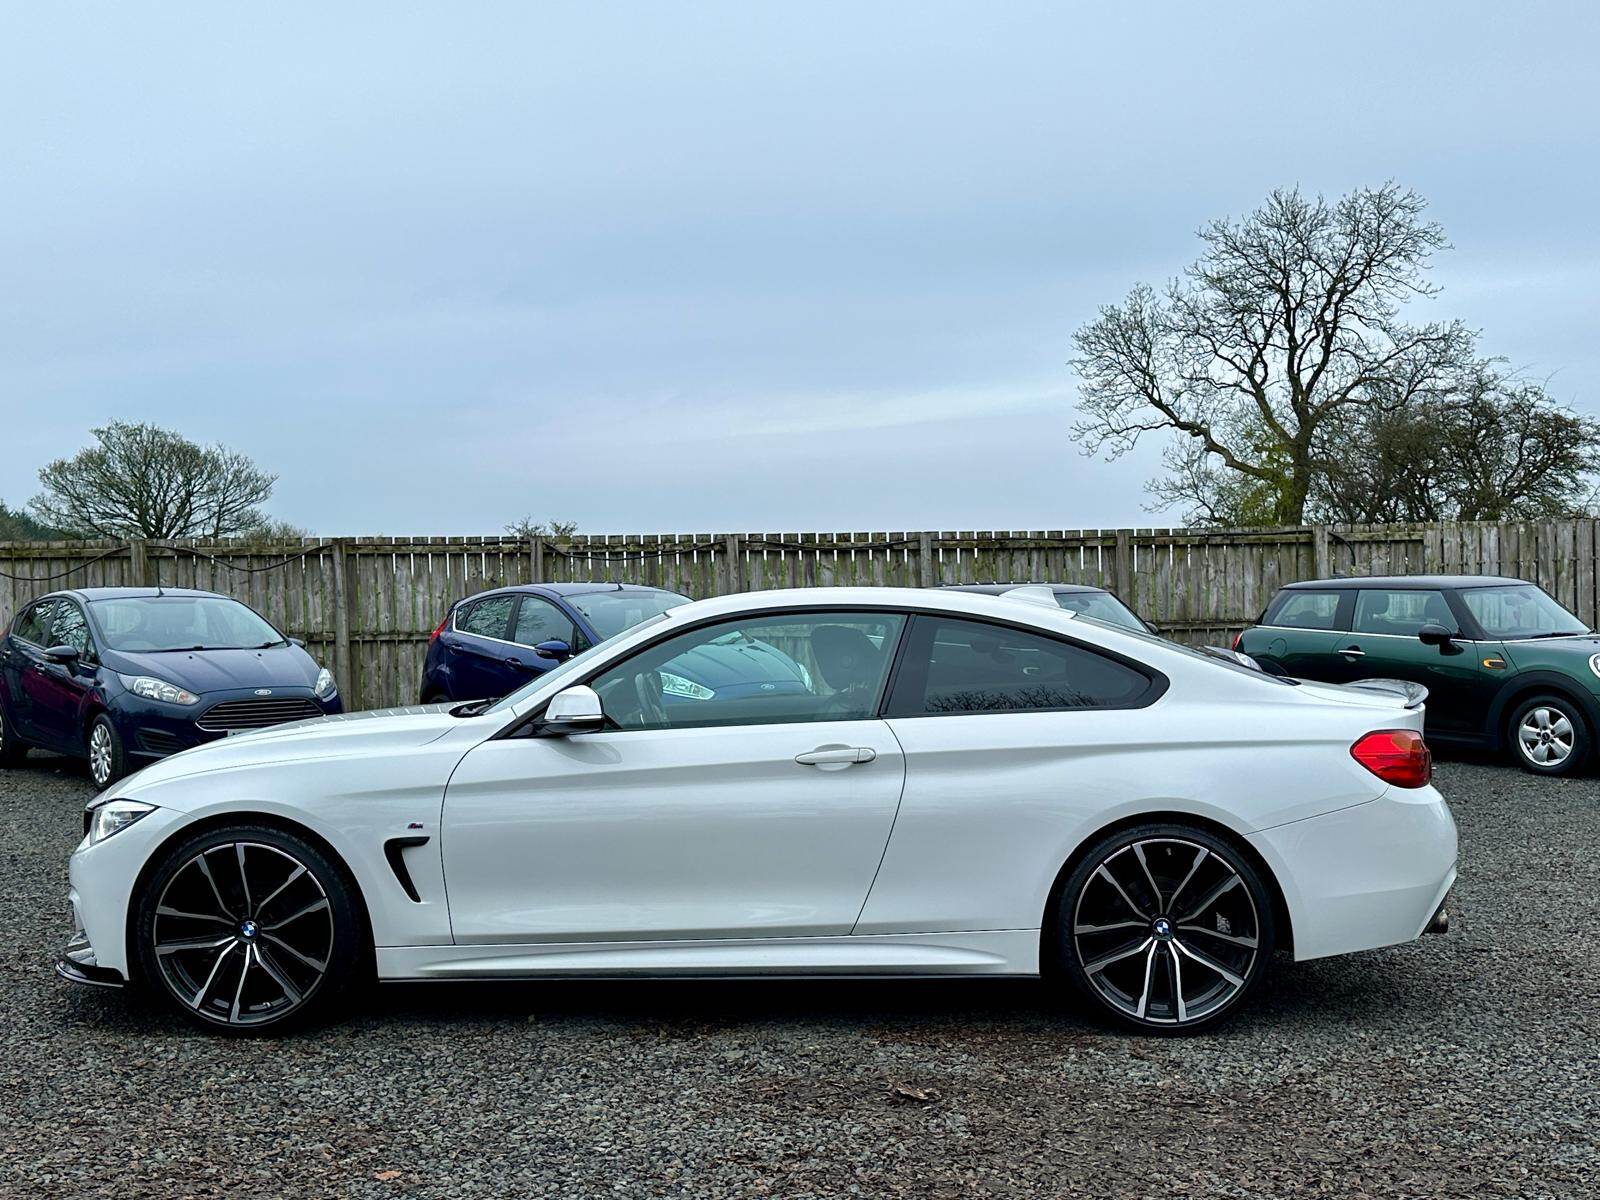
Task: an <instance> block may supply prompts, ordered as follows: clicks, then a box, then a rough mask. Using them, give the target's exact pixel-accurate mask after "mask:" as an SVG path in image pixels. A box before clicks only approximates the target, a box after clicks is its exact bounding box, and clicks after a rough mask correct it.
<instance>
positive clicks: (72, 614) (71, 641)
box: [50, 600, 94, 661]
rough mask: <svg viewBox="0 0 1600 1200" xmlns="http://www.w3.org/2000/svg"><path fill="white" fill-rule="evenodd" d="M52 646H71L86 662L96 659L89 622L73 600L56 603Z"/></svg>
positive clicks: (51, 638)
mask: <svg viewBox="0 0 1600 1200" xmlns="http://www.w3.org/2000/svg"><path fill="white" fill-rule="evenodd" d="M50 644H51V645H52V646H71V647H72V648H73V649H74V650H76V651H77V652H78V656H79V657H80V658H82V659H84V660H85V661H89V660H91V659H93V658H94V641H93V639H92V638H90V636H89V622H88V621H87V620H86V619H85V618H84V615H83V609H81V608H79V607H78V606H77V605H76V604H74V603H73V602H72V601H71V600H61V601H58V602H57V603H56V616H55V622H54V624H53V625H52V626H51V628H50Z"/></svg>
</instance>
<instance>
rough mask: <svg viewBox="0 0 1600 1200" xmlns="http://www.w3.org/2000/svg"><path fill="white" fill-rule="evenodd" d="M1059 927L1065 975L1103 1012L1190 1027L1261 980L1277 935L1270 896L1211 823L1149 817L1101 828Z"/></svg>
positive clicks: (1171, 1029) (1151, 1028)
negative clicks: (1103, 833)
mask: <svg viewBox="0 0 1600 1200" xmlns="http://www.w3.org/2000/svg"><path fill="white" fill-rule="evenodd" d="M1058 936H1059V938H1060V945H1059V948H1058V949H1059V956H1058V957H1059V961H1060V963H1061V966H1062V969H1063V971H1064V973H1065V975H1066V977H1067V978H1068V979H1069V980H1070V981H1071V982H1072V984H1073V986H1074V987H1075V988H1076V989H1077V990H1078V991H1079V992H1080V993H1081V994H1082V995H1083V996H1084V997H1085V998H1086V999H1088V1000H1089V1002H1090V1003H1091V1004H1092V1005H1093V1006H1094V1007H1095V1008H1096V1009H1098V1010H1099V1011H1100V1012H1101V1013H1102V1014H1104V1015H1105V1016H1107V1017H1110V1018H1111V1019H1112V1020H1114V1021H1116V1022H1118V1023H1119V1024H1122V1025H1124V1026H1127V1027H1130V1028H1134V1029H1139V1030H1142V1031H1145V1032H1150V1033H1187V1032H1191V1031H1194V1030H1199V1029H1204V1028H1206V1027H1208V1026H1211V1025H1214V1024H1216V1023H1217V1022H1218V1021H1220V1020H1222V1019H1223V1018H1224V1017H1225V1016H1227V1015H1228V1014H1229V1013H1231V1012H1233V1011H1234V1010H1235V1009H1236V1008H1237V1007H1238V1006H1239V1004H1240V1003H1242V1002H1243V1001H1244V1000H1245V998H1246V997H1248V996H1249V995H1250V993H1251V992H1253V991H1254V990H1255V989H1256V987H1257V986H1258V985H1259V984H1260V982H1261V978H1262V976H1263V975H1264V974H1265V972H1266V969H1267V962H1268V959H1269V958H1270V957H1271V955H1272V950H1273V947H1274V945H1275V930H1274V925H1273V903H1272V896H1271V893H1270V892H1269V891H1268V890H1267V887H1266V885H1265V884H1264V883H1263V882H1262V879H1261V877H1260V875H1259V874H1258V873H1257V872H1256V870H1255V869H1254V867H1253V866H1252V865H1251V864H1250V862H1249V861H1248V860H1247V859H1246V858H1245V857H1244V855H1242V854H1241V853H1240V852H1239V851H1238V850H1237V849H1236V848H1235V847H1233V846H1232V845H1230V844H1229V843H1228V842H1226V841H1224V840H1223V839H1221V838H1219V837H1217V836H1215V835H1214V834H1212V833H1210V832H1208V831H1206V830H1203V829H1199V828H1194V827H1190V826H1186V825H1168V824H1161V825H1154V824H1152V825H1141V826H1138V827H1136V828H1133V829H1125V830H1121V831H1118V832H1116V833H1113V834H1110V835H1108V836H1107V837H1105V838H1103V839H1102V840H1101V841H1099V842H1098V843H1096V844H1095V845H1094V846H1093V847H1091V848H1090V849H1089V851H1088V853H1087V854H1085V855H1084V856H1083V858H1082V859H1081V861H1079V863H1078V865H1077V866H1076V867H1075V868H1074V869H1073V870H1072V872H1071V873H1070V874H1069V875H1068V876H1067V879H1066V881H1065V883H1064V884H1063V886H1062V892H1061V897H1060V905H1059V927H1058Z"/></svg>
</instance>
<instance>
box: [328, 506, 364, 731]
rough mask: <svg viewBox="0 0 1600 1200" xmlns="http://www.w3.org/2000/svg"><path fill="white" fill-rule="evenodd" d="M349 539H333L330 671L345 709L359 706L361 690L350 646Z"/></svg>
mask: <svg viewBox="0 0 1600 1200" xmlns="http://www.w3.org/2000/svg"><path fill="white" fill-rule="evenodd" d="M348 554H349V545H348V539H346V538H334V539H333V670H334V674H335V676H336V678H337V679H338V681H339V694H340V695H341V696H343V697H344V699H345V707H346V708H347V709H356V708H360V707H361V691H360V688H359V686H358V683H357V680H356V662H355V655H354V654H352V653H351V646H350V600H351V595H350V566H349V563H348V562H347V561H346V555H348Z"/></svg>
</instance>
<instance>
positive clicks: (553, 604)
mask: <svg viewBox="0 0 1600 1200" xmlns="http://www.w3.org/2000/svg"><path fill="white" fill-rule="evenodd" d="M688 603H689V598H688V597H687V596H680V595H678V594H677V593H676V592H668V591H664V590H662V589H661V588H653V587H638V586H629V585H625V584H615V583H547V584H529V585H524V586H519V587H508V588H499V589H497V590H495V591H492V592H479V593H478V594H477V595H475V596H471V597H468V598H467V599H465V600H459V601H457V602H456V603H455V604H453V605H452V606H451V608H450V611H449V612H448V613H446V614H445V618H444V620H443V621H441V622H440V623H439V627H438V628H437V629H435V630H434V631H433V637H432V639H431V640H430V642H429V645H428V657H427V660H426V661H425V662H424V664H423V669H422V691H421V698H422V702H423V703H424V704H436V703H440V702H445V701H466V700H484V699H489V698H491V697H496V696H504V695H506V694H507V693H509V692H514V691H516V690H517V689H518V688H520V687H522V686H523V685H524V684H526V683H527V682H528V681H529V680H530V679H533V678H535V677H536V676H538V675H540V674H542V673H543V672H545V671H548V670H550V668H551V667H554V666H555V665H556V664H558V663H562V662H565V661H566V660H567V659H569V658H571V657H572V656H573V655H575V654H581V653H583V651H585V650H587V649H589V647H591V646H594V645H597V644H599V643H600V642H603V641H605V640H606V639H608V638H613V637H615V636H616V635H617V634H619V633H621V632H623V631H624V630H626V629H631V628H632V627H633V626H635V625H637V624H639V622H641V621H646V620H649V619H650V618H651V617H654V616H658V615H660V614H661V613H664V612H666V611H667V610H668V609H670V608H676V607H678V605H680V604H688ZM660 674H661V698H662V701H663V702H664V703H667V704H678V703H689V704H692V703H694V702H695V701H699V700H708V699H710V698H711V697H712V696H713V695H717V694H721V693H719V692H718V689H719V688H724V689H725V688H727V687H730V686H739V687H742V688H758V689H760V690H761V691H762V692H763V693H764V694H776V693H779V692H784V691H795V692H801V691H806V690H808V689H809V687H810V679H811V676H810V674H809V672H808V671H807V669H806V667H804V666H803V665H801V664H800V663H799V662H798V661H796V659H794V658H793V657H791V656H790V655H789V654H788V653H785V652H784V651H783V650H782V649H780V648H778V647H777V646H773V645H769V644H768V643H766V642H763V641H757V640H751V639H744V640H742V641H740V640H734V639H730V641H729V643H728V644H726V645H724V644H721V643H720V642H713V643H710V644H709V645H706V646H702V647H700V648H699V649H697V650H696V651H694V652H693V653H692V654H687V655H685V656H684V657H683V659H682V661H679V660H674V661H672V662H670V663H666V664H664V665H663V669H662V670H661V672H660Z"/></svg>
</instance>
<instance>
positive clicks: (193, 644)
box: [94, 596, 284, 654]
mask: <svg viewBox="0 0 1600 1200" xmlns="http://www.w3.org/2000/svg"><path fill="white" fill-rule="evenodd" d="M94 615H95V617H96V619H97V620H98V622H99V624H100V632H101V633H102V634H103V635H104V636H105V644H106V645H107V647H109V648H110V649H112V650H121V651H124V652H125V653H128V654H159V653H163V652H165V651H172V650H254V649H265V648H266V647H268V646H276V645H279V644H281V643H282V642H283V641H284V637H283V635H282V634H281V633H279V632H278V631H277V630H276V629H274V628H273V627H272V626H271V625H269V624H267V622H266V621H264V620H262V619H261V618H260V617H259V616H257V615H256V614H255V613H254V612H253V611H252V610H251V609H248V608H246V607H245V606H244V605H243V604H240V603H239V602H238V601H237V600H228V599H226V598H224V597H222V596H119V597H117V598H116V599H112V600H96V601H95V602H94Z"/></svg>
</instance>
